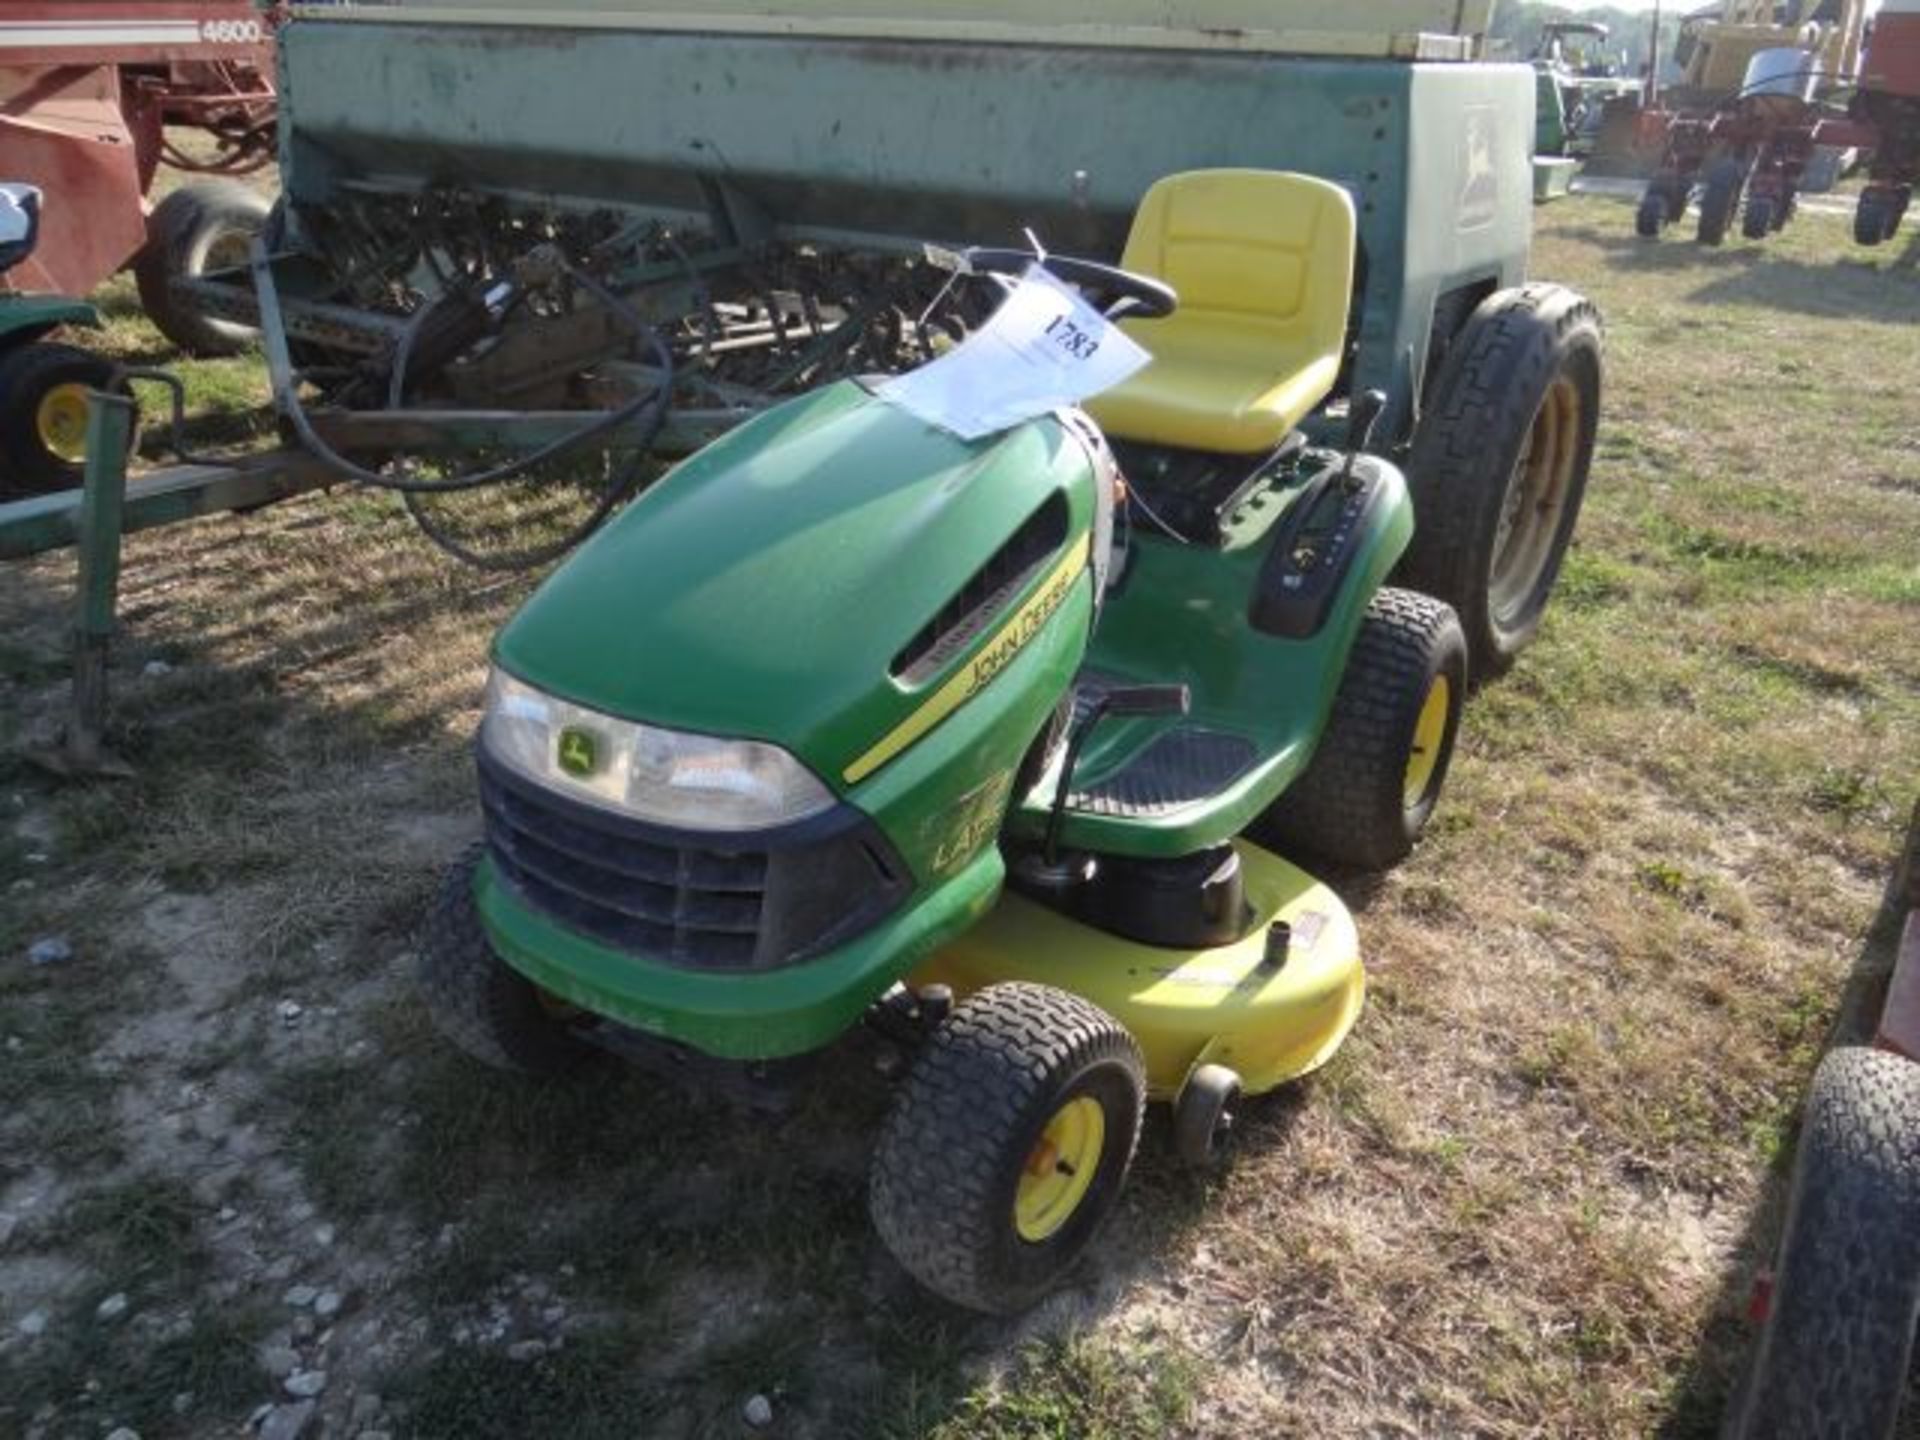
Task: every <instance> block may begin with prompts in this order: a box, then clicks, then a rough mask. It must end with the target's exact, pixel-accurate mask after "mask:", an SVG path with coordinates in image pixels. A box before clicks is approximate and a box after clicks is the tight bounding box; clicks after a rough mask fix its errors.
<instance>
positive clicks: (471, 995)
mask: <svg viewBox="0 0 1920 1440" xmlns="http://www.w3.org/2000/svg"><path fill="white" fill-rule="evenodd" d="M485 852H486V847H485V846H484V845H474V846H472V847H471V848H469V849H468V850H467V851H465V852H464V853H463V854H462V855H461V856H460V858H459V859H458V860H456V861H454V863H453V866H452V868H451V869H449V870H448V871H447V876H446V879H445V880H444V881H442V882H441V886H440V895H439V898H438V899H437V900H436V901H435V903H434V907H433V914H432V916H431V917H430V918H429V919H428V921H427V933H426V940H425V943H424V944H423V946H422V947H421V952H420V977H419V978H420V991H421V994H422V996H423V997H424V998H425V1000H426V1002H427V1010H428V1012H429V1013H430V1014H431V1015H432V1016H433V1022H434V1024H435V1025H436V1026H438V1027H439V1029H440V1033H441V1034H443V1035H445V1036H446V1037H447V1039H449V1040H451V1041H452V1042H453V1043H454V1044H455V1045H458V1046H459V1047H460V1048H461V1049H462V1050H464V1051H466V1052H467V1054H469V1055H471V1056H472V1057H473V1058H474V1059H476V1060H479V1061H481V1062H482V1063H484V1064H487V1065H491V1066H493V1067H495V1068H496V1069H499V1070H512V1071H516V1072H518V1073H520V1074H522V1075H559V1074H563V1073H565V1072H566V1071H568V1070H571V1069H573V1068H574V1067H575V1066H576V1065H578V1064H579V1063H580V1062H581V1061H582V1060H584V1059H585V1058H586V1057H587V1056H588V1055H589V1054H591V1053H592V1051H591V1049H590V1047H589V1046H588V1045H587V1044H586V1043H585V1042H584V1041H582V1040H580V1039H578V1038H576V1037H575V1036H574V1035H572V1034H571V1033H569V1032H568V1030H567V1029H566V1027H565V1026H564V1025H563V1024H562V1023H561V1021H560V1020H559V1018H558V1017H557V1016H556V1014H555V1011H554V1006H553V1002H551V1001H549V1000H548V999H547V998H546V997H545V995H544V994H543V992H542V991H540V990H539V989H538V988H537V987H536V986H535V985H534V984H533V983H532V982H531V981H530V980H528V979H527V978H526V977H525V976H523V975H521V974H520V972H519V971H517V970H515V969H513V968H512V967H511V966H509V965H508V964H507V963H506V962H505V961H504V960H502V959H501V958H500V957H499V956H498V955H496V954H495V953H494V950H493V946H492V945H491V944H490V943H488V940H487V934H486V931H485V930H484V929H483V928H482V927H481V924H480V912H479V909H478V907H477V906H476V905H475V904H474V899H473V874H474V870H475V869H476V868H477V867H478V866H479V864H480V858H481V856H482V855H483V854H485Z"/></svg>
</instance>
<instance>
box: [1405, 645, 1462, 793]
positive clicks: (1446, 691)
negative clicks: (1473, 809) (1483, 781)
mask: <svg viewBox="0 0 1920 1440" xmlns="http://www.w3.org/2000/svg"><path fill="white" fill-rule="evenodd" d="M1452 706H1453V686H1452V685H1451V684H1450V683H1449V682H1448V680H1447V677H1446V676H1444V675H1436V676H1434V677H1433V684H1431V685H1429V686H1428V687H1427V698H1426V699H1425V700H1423V701H1421V702H1420V718H1419V720H1417V721H1416V722H1414V727H1413V746H1412V748H1411V749H1410V750H1408V752H1407V783H1406V791H1405V794H1406V806H1407V809H1409V810H1411V809H1413V808H1414V807H1415V806H1417V805H1418V804H1420V802H1421V801H1423V800H1425V799H1426V798H1427V791H1428V789H1429V788H1430V787H1431V786H1432V784H1433V777H1434V774H1435V772H1437V771H1438V770H1439V768H1440V749H1441V747H1442V746H1443V745H1444V744H1445V743H1446V739H1447V711H1448V710H1449V709H1451V708H1452Z"/></svg>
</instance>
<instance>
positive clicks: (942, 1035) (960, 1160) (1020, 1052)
mask: <svg viewBox="0 0 1920 1440" xmlns="http://www.w3.org/2000/svg"><path fill="white" fill-rule="evenodd" d="M1145 1102H1146V1067H1145V1063H1144V1062H1143V1061H1142V1059H1141V1056H1140V1047H1139V1046H1138V1045H1137V1044H1136V1043H1135V1042H1134V1039H1133V1037H1132V1036H1131V1035H1130V1034H1128V1033H1127V1030H1126V1027H1125V1026H1123V1025H1121V1024H1120V1022H1119V1021H1117V1020H1115V1019H1114V1018H1113V1017H1112V1016H1111V1015H1109V1014H1107V1013H1106V1012H1105V1011H1104V1010H1102V1009H1100V1008H1099V1007H1098V1006H1097V1005H1094V1004H1091V1003H1090V1002H1088V1001H1086V1000H1083V999H1081V998H1080V997H1079V996H1077V995H1070V994H1068V993H1067V992H1066V991H1064V990H1055V989H1052V988H1051V987H1049V986H1045V985H1028V984H1017V983H1016V984H1007V985H993V986H989V987H988V988H987V989H985V990H982V991H980V992H979V993H978V994H976V995H973V996H970V997H969V998H968V999H966V1000H964V1001H962V1002H961V1003H960V1004H959V1005H957V1006H956V1007H954V1011H953V1013H952V1015H950V1016H949V1017H948V1018H947V1020H946V1023H944V1024H943V1025H941V1026H940V1027H939V1028H938V1029H937V1030H935V1031H934V1032H933V1034H932V1035H931V1036H930V1037H929V1038H928V1040H927V1042H926V1046H925V1048H924V1049H923V1050H922V1051H921V1053H920V1055H919V1057H918V1059H917V1060H916V1061H915V1062H914V1066H913V1069H912V1071H911V1073H910V1074H909V1075H908V1077H907V1080H906V1083H905V1084H904V1085H903V1086H902V1088H901V1091H900V1094H899V1096H898V1098H897V1099H896V1100H895V1102H894V1106H893V1110H892V1112H891V1113H890V1114H889V1115H888V1116H887V1120H886V1123H885V1125H884V1126H883V1127H882V1129H881V1133H880V1141H879V1144H878V1145H877V1146H876V1148H875V1150H874V1156H873V1180H872V1186H871V1191H870V1197H869V1198H870V1204H871V1208H872V1212H873V1223H874V1228H875V1229H877V1230H878V1231H879V1232H880V1238H881V1239H882V1240H883V1241H885V1242H886V1246H887V1248H888V1249H889V1250H890V1251H892V1252H893V1255H894V1258H895V1259H897V1260H898V1261H899V1262H900V1264H901V1265H902V1266H903V1267H904V1268H905V1269H906V1270H907V1272H908V1273H909V1274H911V1275H912V1276H913V1277H914V1278H915V1279H916V1280H918V1281H919V1282H920V1283H921V1284H922V1285H925V1286H926V1287H927V1288H928V1289H929V1290H932V1291H934V1292H935V1293H936V1294H939V1295H942V1296H944V1297H945V1298H947V1299H948V1300H951V1301H953V1302H954V1303H955V1304H959V1305H964V1306H967V1307H968V1308H970V1309H974V1310H984V1311H987V1312H990V1313H1004V1312H1008V1311H1013V1310H1018V1309H1020V1308H1022V1307H1023V1306H1026V1305H1028V1304H1031V1303H1032V1302H1033V1301H1034V1300H1036V1299H1038V1298H1039V1297H1040V1296H1041V1295H1043V1294H1044V1293H1045V1292H1046V1291H1047V1290H1049V1289H1050V1288H1052V1287H1053V1286H1054V1285H1055V1284H1056V1283H1058V1281H1059V1280H1060V1278H1061V1277H1062V1276H1063V1275H1064V1274H1065V1273H1066V1271H1067V1270H1068V1269H1069V1268H1070V1267H1071V1266H1072V1265H1073V1263H1074V1262H1075V1261H1076V1260H1078V1259H1079V1258H1080V1256H1081V1254H1082V1253H1084V1252H1085V1250H1086V1248H1087V1246H1088V1245H1089V1244H1090V1243H1091V1242H1092V1240H1093V1238H1094V1236H1095V1234H1096V1233H1097V1232H1098V1231H1099V1229H1100V1227H1101V1225H1102V1223H1104V1222H1105V1220H1106V1219H1107V1217H1108V1216H1109V1215H1110V1214H1111V1213H1112V1210H1113V1207H1114V1204H1115V1202H1116V1201H1117V1200H1118V1198H1119V1195H1120V1189H1121V1186H1122V1185H1123V1184H1124V1183H1125V1181H1126V1178H1127V1171H1128V1169H1129V1168H1130V1167H1131V1165H1132V1163H1133V1152H1134V1148H1135V1146H1136V1144H1137V1143H1138V1141H1139V1138H1140V1120H1141V1111H1142V1108H1143V1106H1144V1105H1145Z"/></svg>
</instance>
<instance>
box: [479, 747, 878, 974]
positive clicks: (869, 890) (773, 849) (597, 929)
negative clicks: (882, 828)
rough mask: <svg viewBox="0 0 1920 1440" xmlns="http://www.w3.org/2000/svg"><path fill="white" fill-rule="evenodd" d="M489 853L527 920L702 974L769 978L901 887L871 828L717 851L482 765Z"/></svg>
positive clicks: (816, 832) (792, 835)
mask: <svg viewBox="0 0 1920 1440" xmlns="http://www.w3.org/2000/svg"><path fill="white" fill-rule="evenodd" d="M480 799H481V804H482V806H483V808H484V809H485V812H486V835H487V847H488V850H489V852H490V853H491V855H492V857H493V862H494V866H495V869H496V870H497V872H498V873H499V875H500V877H501V878H502V879H503V880H504V881H505V882H506V883H507V884H508V886H509V887H511V888H512V889H513V890H514V891H515V892H516V893H518V894H519V895H520V897H521V898H522V899H523V900H525V901H526V902H527V903H528V904H529V905H531V906H532V907H533V908H535V909H537V910H540V911H543V912H545V913H546V914H547V915H549V916H551V917H552V918H554V919H555V920H558V921H559V922H560V923H561V924H563V925H565V926H567V927H568V928H570V929H574V930H578V931H581V932H582V933H584V934H587V935H590V936H592V937H593V938H595V939H597V940H601V941H604V942H605V943H606V944H608V945H611V946H614V947H615V948H617V949H620V950H626V951H630V952H632V953H634V954H637V955H643V956H645V957H646V958H648V959H651V960H658V961H661V962H663V963H666V964H669V965H679V966H684V967H687V968H691V969H703V970H753V969H769V968H772V967H774V966H777V965H782V964H790V963H792V962H793V961H795V960H800V959H805V958H806V957H807V956H808V955H810V954H815V953H817V952H818V951H820V950H822V949H825V948H826V947H827V946H828V945H830V944H835V943H838V942H840V941H842V940H845V939H848V938H850V937H851V936H853V935H855V934H858V933H859V932H860V931H861V930H864V929H866V928H868V927H870V926H871V925H872V924H874V923H875V922H877V921H878V920H879V919H880V918H881V917H882V916H884V915H885V914H886V913H887V912H888V911H889V910H891V909H892V908H893V906H894V905H895V904H896V903H897V902H898V900H899V898H900V896H901V895H902V894H903V893H904V892H905V890H906V888H907V886H906V883H905V876H904V872H903V869H902V867H901V866H899V865H898V863H897V862H895V861H894V860H893V858H892V856H891V852H890V849H889V847H888V846H887V845H886V842H885V840H884V839H883V838H882V837H881V836H880V835H879V833H878V831H877V830H875V829H874V828H873V826H872V825H871V823H870V822H866V821H864V817H859V819H858V821H857V823H856V822H855V821H854V817H852V816H851V814H850V813H847V812H843V813H842V814H841V815H840V817H839V818H840V820H841V822H842V823H839V824H837V825H836V824H828V825H819V824H815V823H809V825H807V826H805V827H803V828H802V830H801V831H799V832H795V831H794V830H792V829H790V830H789V831H787V832H786V833H785V834H781V833H778V832H775V833H772V834H770V835H769V836H768V837H765V838H766V839H767V841H768V842H769V843H768V844H767V846H766V848H761V849H743V850H726V849H718V848H714V846H713V844H712V842H711V841H710V840H708V841H706V843H688V841H689V837H688V836H686V835H684V834H682V833H679V832H671V831H666V830H662V829H659V828H657V827H652V826H647V825H643V824H641V823H639V822H637V821H632V820H628V819H624V818H622V817H620V816H617V815H611V814H607V813H605V812H603V811H600V810H597V809H595V808H594V807H592V806H589V805H586V804H583V803H581V802H578V801H574V800H571V799H568V798H567V797H564V796H561V795H557V794H555V793H553V792H551V791H548V790H545V789H542V788H540V787H537V786H534V785H532V784H530V783H528V782H526V781H524V780H522V779H520V778H519V777H518V776H516V775H513V774H511V773H509V772H508V771H506V770H505V769H503V768H502V767H500V766H499V765H497V764H496V763H494V762H493V761H491V760H490V759H489V758H488V757H487V755H486V752H485V751H484V750H482V751H481V756H480Z"/></svg>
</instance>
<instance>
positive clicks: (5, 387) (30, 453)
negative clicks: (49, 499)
mask: <svg viewBox="0 0 1920 1440" xmlns="http://www.w3.org/2000/svg"><path fill="white" fill-rule="evenodd" d="M112 380H113V362H112V361H111V360H108V359H105V358H104V357H102V356H99V355H93V354H89V353H88V352H87V351H85V350H79V349H76V348H74V347H73V346H71V345H58V344H54V343H53V342H51V341H38V342H35V343H33V344H29V345H22V346H19V347H18V348H16V349H14V350H11V351H8V352H7V353H6V354H5V355H0V495H6V494H17V495H33V494H40V493H42V492H45V491H49V490H66V489H71V488H72V487H73V486H75V485H78V484H79V483H80V481H81V479H82V476H83V472H84V467H85V464H86V458H87V410H88V404H87V395H88V393H89V392H90V391H94V390H104V389H106V388H107V386H108V385H109V384H110V383H111V382H112Z"/></svg>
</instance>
